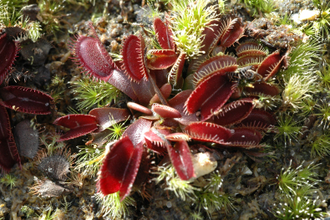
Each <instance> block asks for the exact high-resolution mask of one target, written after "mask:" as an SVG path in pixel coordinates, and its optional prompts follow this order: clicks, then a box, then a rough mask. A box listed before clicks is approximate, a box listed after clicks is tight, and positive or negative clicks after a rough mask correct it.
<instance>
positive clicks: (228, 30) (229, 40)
mask: <svg viewBox="0 0 330 220" xmlns="http://www.w3.org/2000/svg"><path fill="white" fill-rule="evenodd" d="M223 25H224V27H223V29H224V31H223V34H222V36H221V38H220V44H221V46H223V47H230V46H231V45H233V44H234V43H235V42H236V41H238V40H239V39H240V38H241V37H242V36H243V33H244V27H243V24H242V19H241V18H234V19H232V18H229V19H227V21H225V22H224V23H223Z"/></svg>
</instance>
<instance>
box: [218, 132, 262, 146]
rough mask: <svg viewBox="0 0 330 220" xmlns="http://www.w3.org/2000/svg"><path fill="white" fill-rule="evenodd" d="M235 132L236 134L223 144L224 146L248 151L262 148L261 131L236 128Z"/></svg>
mask: <svg viewBox="0 0 330 220" xmlns="http://www.w3.org/2000/svg"><path fill="white" fill-rule="evenodd" d="M234 130H235V132H234V134H233V135H232V136H231V137H230V138H229V139H227V141H226V142H225V143H221V144H222V145H225V146H231V147H242V148H246V149H250V148H257V147H262V146H261V145H259V143H260V141H261V139H262V135H261V133H260V132H259V131H257V130H255V129H252V128H235V129H234Z"/></svg>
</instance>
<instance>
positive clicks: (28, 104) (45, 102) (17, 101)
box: [0, 86, 53, 115]
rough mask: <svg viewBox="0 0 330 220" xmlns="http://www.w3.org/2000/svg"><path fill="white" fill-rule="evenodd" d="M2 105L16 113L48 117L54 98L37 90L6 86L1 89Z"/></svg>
mask: <svg viewBox="0 0 330 220" xmlns="http://www.w3.org/2000/svg"><path fill="white" fill-rule="evenodd" d="M0 97H1V100H0V104H1V105H2V106H5V107H7V108H11V109H14V110H15V111H19V112H24V113H30V114H38V115H47V114H50V113H51V106H52V105H51V104H52V101H53V99H52V97H51V96H49V95H47V94H45V93H43V92H40V91H38V90H35V89H31V88H26V87H22V86H6V87H3V88H1V89H0Z"/></svg>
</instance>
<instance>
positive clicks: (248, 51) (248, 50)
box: [236, 41, 267, 57]
mask: <svg viewBox="0 0 330 220" xmlns="http://www.w3.org/2000/svg"><path fill="white" fill-rule="evenodd" d="M236 54H237V56H238V57H243V56H247V55H252V56H262V57H263V56H266V55H267V53H266V51H265V49H264V48H263V47H262V46H261V45H259V44H258V43H257V42H254V41H246V42H244V43H241V44H240V45H239V46H237V47H236Z"/></svg>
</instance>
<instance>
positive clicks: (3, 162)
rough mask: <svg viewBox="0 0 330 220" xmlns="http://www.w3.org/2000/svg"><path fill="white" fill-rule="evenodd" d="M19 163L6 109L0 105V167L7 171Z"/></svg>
mask: <svg viewBox="0 0 330 220" xmlns="http://www.w3.org/2000/svg"><path fill="white" fill-rule="evenodd" d="M16 163H19V164H20V163H21V159H20V157H19V155H18V151H17V147H16V144H15V140H14V137H13V134H12V132H11V127H10V123H9V117H8V113H7V110H6V109H5V108H4V107H3V106H1V105H0V167H1V168H2V169H3V170H4V171H6V172H9V170H10V169H11V168H12V167H13V166H14V165H15V164H16Z"/></svg>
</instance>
